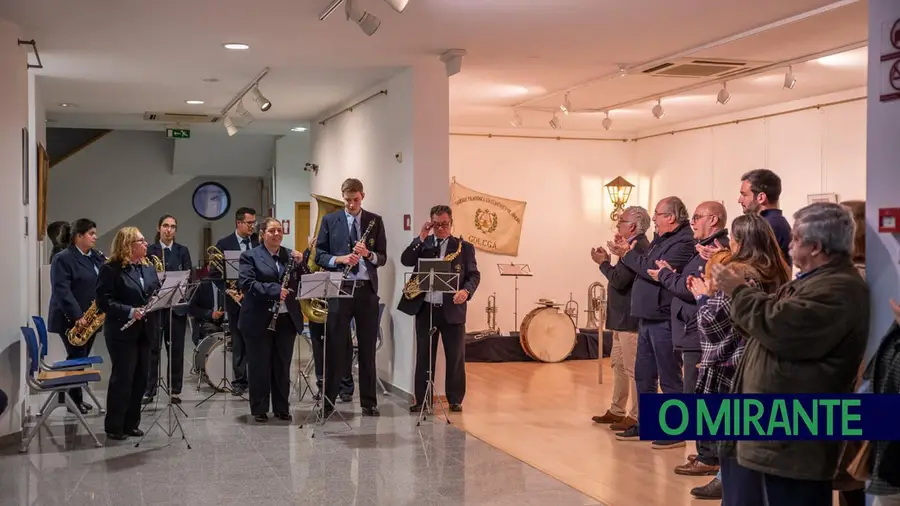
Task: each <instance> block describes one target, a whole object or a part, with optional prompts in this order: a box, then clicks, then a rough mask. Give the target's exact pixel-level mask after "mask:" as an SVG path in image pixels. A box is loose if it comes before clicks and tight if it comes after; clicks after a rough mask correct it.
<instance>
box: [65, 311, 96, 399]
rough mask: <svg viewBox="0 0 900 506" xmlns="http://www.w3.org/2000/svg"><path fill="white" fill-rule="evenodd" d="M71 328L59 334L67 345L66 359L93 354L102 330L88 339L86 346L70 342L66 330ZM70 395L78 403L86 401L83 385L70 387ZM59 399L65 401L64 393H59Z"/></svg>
mask: <svg viewBox="0 0 900 506" xmlns="http://www.w3.org/2000/svg"><path fill="white" fill-rule="evenodd" d="M69 328H71V327H67V328H66V331H65V332H63V333H62V334H60V335H59V337H61V338H62V342H63V346H65V347H66V360H72V359H75V358H84V357H87V356H89V355H90V354H91V348H93V347H94V339H95V338H96V337H97V334H99V333H100V331H99V330H98V331H97V334H94V335H92V336H91V338H90V339H88V341H87V342H86V343H84V346H72V343H70V342H69V338H67V337H66V332H68V330H69ZM69 397H71V398H72V401H73V402H74V403H75V404H76V405H78V404H81V403H82V402H84V395H83V394H82V392H81V387H78V388H70V389H69ZM59 401H60V402H65V401H64V400H63V396H62V393H60V395H59Z"/></svg>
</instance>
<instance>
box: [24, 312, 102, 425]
mask: <svg viewBox="0 0 900 506" xmlns="http://www.w3.org/2000/svg"><path fill="white" fill-rule="evenodd" d="M31 321H33V322H34V327H35V328H36V329H37V334H38V338H39V339H40V342H39V348H40V357H41V358H40V366H41V370H43V371H82V370H84V369H88V368H90V367H91V366H94V365H97V364H102V363H103V357H101V356H99V355H92V356H90V357H82V358H73V359H71V360H60V361H57V362H53V363H52V364H50V363H47V361H46V358H47V347H48V344H47V324H46V323H44V318H42V317H40V316H32V317H31ZM84 391H85V392H87V394H88V395H89V396H90V397H91V399H93V401H94V404H96V405H97V410H98V411H99V412H100V414H101V415H102V414H103V413H106V409H105V408H104V407H103V404H101V403H100V399H98V398H97V395H96V394H94V391H93V390H92V389H91V387H90V385H88V386H86V387H84ZM52 401H53V399H52V397H51V398H49V399H47V402H45V403H44V405H43V406H42V407H41V410H40V411H38V413H37V416H41V414H42V413H43V412H44V410H45V409H46V408H47V406H49V405H50V403H51V402H52Z"/></svg>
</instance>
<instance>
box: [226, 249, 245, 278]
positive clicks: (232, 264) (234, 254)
mask: <svg viewBox="0 0 900 506" xmlns="http://www.w3.org/2000/svg"><path fill="white" fill-rule="evenodd" d="M241 253H242V252H241V251H238V250H228V251H223V252H222V254H223V255H224V256H225V279H238V274H239V273H240V267H239V265H240V261H241Z"/></svg>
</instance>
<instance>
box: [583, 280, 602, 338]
mask: <svg viewBox="0 0 900 506" xmlns="http://www.w3.org/2000/svg"><path fill="white" fill-rule="evenodd" d="M584 312H585V313H587V324H585V328H587V329H602V328H603V325H604V324H605V322H606V287H604V286H603V283H601V282H599V281H594V282H593V283H591V286H589V287H588V308H587V309H585V310H584Z"/></svg>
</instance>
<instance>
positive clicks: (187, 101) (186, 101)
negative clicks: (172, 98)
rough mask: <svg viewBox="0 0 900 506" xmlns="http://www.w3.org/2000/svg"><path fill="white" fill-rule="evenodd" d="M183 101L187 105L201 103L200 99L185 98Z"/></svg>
mask: <svg viewBox="0 0 900 506" xmlns="http://www.w3.org/2000/svg"><path fill="white" fill-rule="evenodd" d="M184 103H185V104H189V105H203V101H202V100H185V101H184Z"/></svg>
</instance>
